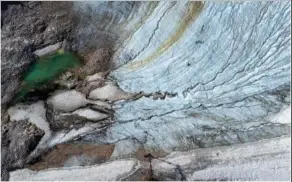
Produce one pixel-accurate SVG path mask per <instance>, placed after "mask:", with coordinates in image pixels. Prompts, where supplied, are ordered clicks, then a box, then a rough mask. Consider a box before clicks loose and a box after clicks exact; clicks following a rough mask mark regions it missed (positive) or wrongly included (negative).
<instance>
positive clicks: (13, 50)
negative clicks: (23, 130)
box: [1, 38, 36, 107]
mask: <svg viewBox="0 0 292 182" xmlns="http://www.w3.org/2000/svg"><path fill="white" fill-rule="evenodd" d="M1 44H2V46H1V60H2V61H1V105H2V107H7V106H8V105H9V103H10V102H11V101H12V99H13V97H14V96H15V95H16V93H17V91H18V89H19V87H20V83H21V77H22V75H23V73H24V72H25V70H26V69H27V68H28V67H29V66H30V65H31V64H32V63H33V62H34V60H35V59H36V58H35V56H34V55H33V53H32V44H31V43H30V42H29V41H28V40H27V39H22V38H8V39H6V38H4V39H3V38H2V40H1Z"/></svg>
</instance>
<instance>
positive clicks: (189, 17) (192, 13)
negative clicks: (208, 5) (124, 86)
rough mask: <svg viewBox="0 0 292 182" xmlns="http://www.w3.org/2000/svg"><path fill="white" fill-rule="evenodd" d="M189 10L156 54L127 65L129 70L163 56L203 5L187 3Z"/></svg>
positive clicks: (199, 2)
mask: <svg viewBox="0 0 292 182" xmlns="http://www.w3.org/2000/svg"><path fill="white" fill-rule="evenodd" d="M188 5H189V9H188V12H187V13H186V15H185V16H184V18H183V20H182V21H181V23H180V24H179V26H178V28H177V29H176V31H175V33H174V34H173V35H171V36H170V37H169V38H168V39H166V40H165V41H164V42H163V43H162V44H161V46H160V47H159V48H158V49H157V51H156V52H154V53H153V54H151V55H150V56H149V57H147V58H146V59H145V60H142V61H137V62H134V63H131V64H129V65H128V68H129V69H137V68H139V67H142V66H144V65H145V64H148V63H150V62H151V61H153V60H154V59H155V58H157V57H159V56H160V55H161V54H163V53H164V52H165V51H166V50H167V49H168V48H169V47H170V46H171V45H172V44H174V43H175V42H177V41H178V40H179V39H180V37H181V36H182V35H183V33H184V32H185V30H186V29H187V27H188V26H189V25H190V24H191V23H192V22H193V21H194V19H195V18H196V17H197V16H198V15H199V14H200V12H201V11H202V9H203V7H204V4H203V2H201V1H195V2H188Z"/></svg>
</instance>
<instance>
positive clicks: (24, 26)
mask: <svg viewBox="0 0 292 182" xmlns="http://www.w3.org/2000/svg"><path fill="white" fill-rule="evenodd" d="M23 4H24V5H23V6H21V5H10V6H8V8H7V10H5V11H1V23H2V26H1V43H2V46H1V52H2V54H1V78H2V79H1V86H2V87H1V99H2V100H1V105H2V106H5V107H6V106H7V105H8V104H9V103H10V102H11V100H12V98H13V96H14V95H15V93H16V92H17V89H18V88H19V85H20V83H21V78H22V76H23V73H24V72H25V71H26V70H27V68H28V67H29V65H30V64H32V63H33V62H34V60H35V59H36V58H35V56H34V54H33V52H34V51H35V50H36V49H42V48H44V47H46V46H48V45H52V44H55V43H57V42H59V41H62V40H63V39H65V38H66V37H68V33H69V32H70V31H71V29H72V26H73V22H72V14H71V13H70V12H71V5H72V3H70V2H27V3H23ZM57 15H58V16H57ZM59 15H60V16H59Z"/></svg>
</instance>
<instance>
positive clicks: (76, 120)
mask: <svg viewBox="0 0 292 182" xmlns="http://www.w3.org/2000/svg"><path fill="white" fill-rule="evenodd" d="M50 115H52V117H53V118H52V119H50V125H51V128H52V130H54V131H58V130H65V129H67V130H68V129H73V128H74V129H79V128H81V127H83V126H84V125H85V124H86V123H96V122H98V123H99V124H100V125H101V127H102V126H106V125H107V124H108V122H107V121H106V120H105V119H107V118H109V117H110V116H109V115H107V114H103V113H100V112H98V111H94V110H92V109H87V108H84V109H78V110H75V111H74V112H72V113H58V112H56V111H55V112H54V111H53V112H52V113H50Z"/></svg>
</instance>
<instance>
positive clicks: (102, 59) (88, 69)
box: [82, 48, 113, 75]
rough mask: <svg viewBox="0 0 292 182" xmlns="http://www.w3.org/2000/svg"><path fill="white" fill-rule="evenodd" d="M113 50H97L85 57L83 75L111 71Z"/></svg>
mask: <svg viewBox="0 0 292 182" xmlns="http://www.w3.org/2000/svg"><path fill="white" fill-rule="evenodd" d="M112 52H113V51H112V50H110V49H105V48H101V49H97V50H96V51H94V52H92V53H89V54H87V55H86V56H85V58H84V61H85V65H84V66H83V68H82V70H83V71H82V72H83V74H86V75H92V74H95V73H98V72H105V71H109V70H110V69H111V57H112Z"/></svg>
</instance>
